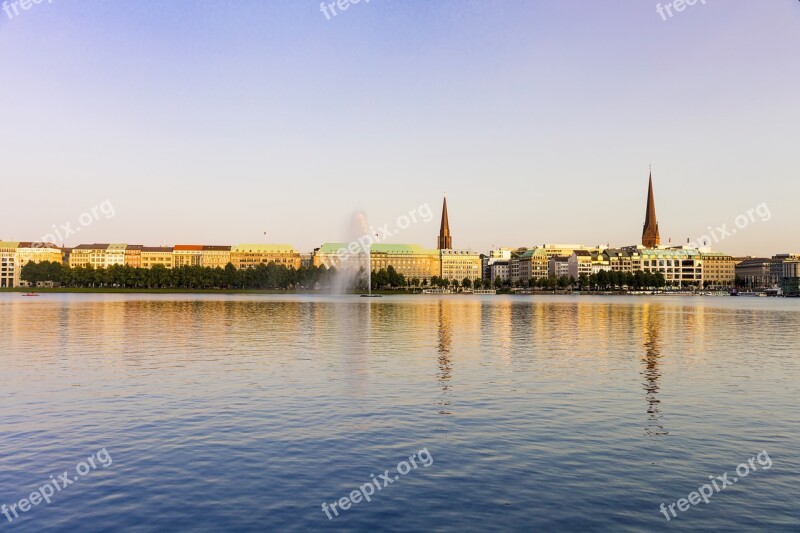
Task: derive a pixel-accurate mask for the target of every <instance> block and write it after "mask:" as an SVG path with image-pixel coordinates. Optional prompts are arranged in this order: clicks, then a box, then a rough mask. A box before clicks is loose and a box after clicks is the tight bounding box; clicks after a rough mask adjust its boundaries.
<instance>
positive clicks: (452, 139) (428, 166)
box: [0, 0, 800, 255]
mask: <svg viewBox="0 0 800 533" xmlns="http://www.w3.org/2000/svg"><path fill="white" fill-rule="evenodd" d="M655 7H656V2H653V1H650V0H617V1H614V2H595V1H588V0H581V1H578V0H559V1H533V0H503V1H499V0H497V1H495V0H483V1H472V0H426V1H411V0H408V1H399V0H372V1H371V2H370V3H368V4H367V3H364V2H363V1H362V3H360V4H358V5H353V6H351V7H350V8H349V9H348V10H347V11H346V12H343V13H341V14H339V15H338V16H336V17H335V18H332V19H331V20H327V19H326V17H325V16H324V15H323V14H322V13H321V12H320V9H319V2H318V1H314V0H308V1H306V0H268V1H264V0H259V1H238V2H235V3H234V2H222V1H194V2H190V1H186V0H171V1H169V2H165V1H151V0H137V1H124V2H116V1H115V2H103V1H99V0H80V1H69V0H53V2H52V3H51V4H48V3H47V2H46V1H45V3H42V4H39V5H34V6H33V7H32V8H31V9H30V10H28V11H24V12H21V13H20V14H19V15H18V16H16V17H13V18H9V17H8V16H7V15H6V14H5V13H4V12H0V199H2V211H3V216H2V217H0V239H12V238H13V239H17V240H32V239H37V238H39V237H40V236H42V235H43V234H45V233H47V232H49V231H51V228H52V226H53V225H54V224H55V225H60V224H63V223H66V222H68V221H72V224H73V227H74V226H75V225H76V222H75V221H77V219H78V217H79V215H80V214H81V213H82V212H83V211H85V210H87V209H89V208H91V207H92V206H95V205H97V204H99V203H100V202H102V201H104V200H106V199H107V200H109V201H110V202H111V203H112V204H113V206H114V208H115V211H116V215H115V216H114V217H113V218H111V219H108V220H105V219H102V220H98V221H96V222H94V223H93V224H91V225H90V226H88V227H85V228H83V229H82V230H81V233H80V234H78V235H73V236H71V237H70V238H69V239H67V241H66V244H68V245H75V244H79V243H81V242H128V243H139V244H150V245H156V244H159V243H160V242H161V241H162V239H166V241H167V242H168V243H170V244H175V243H206V244H236V243H241V242H264V236H263V233H264V232H267V239H268V240H269V241H270V242H280V243H291V244H294V245H295V246H296V247H297V248H299V249H301V250H303V251H310V250H311V249H312V248H314V247H315V246H319V245H320V244H321V243H323V242H329V241H338V240H341V239H343V238H344V237H345V232H346V228H347V227H348V226H349V225H350V223H351V222H352V216H353V213H354V212H356V211H358V210H364V211H366V213H367V214H368V216H369V221H370V223H372V224H374V225H376V226H377V225H382V224H384V223H391V224H393V223H394V221H395V219H396V218H397V217H398V216H399V215H402V214H404V213H407V212H408V211H410V210H412V209H414V208H416V207H417V206H419V205H420V204H423V203H426V202H427V203H429V204H430V206H431V207H432V208H434V209H435V211H436V216H435V219H434V221H433V222H430V223H427V224H416V225H413V226H412V227H410V228H408V229H407V230H405V231H403V232H402V233H401V234H399V235H397V236H396V238H394V239H393V240H394V241H395V242H412V243H413V242H418V243H420V244H423V245H425V246H434V245H435V242H436V240H435V238H436V234H437V233H438V217H439V207H440V204H441V196H442V192H443V191H447V197H448V205H449V208H450V223H451V229H452V232H453V239H454V245H455V246H456V247H467V246H470V247H472V248H473V249H476V250H479V251H486V250H488V249H489V247H490V246H492V245H496V246H523V245H532V244H537V243H539V244H540V243H544V242H568V243H572V242H579V243H586V244H599V243H611V244H612V245H626V244H636V243H638V242H639V239H640V235H641V228H642V222H643V220H644V212H645V197H646V192H647V174H648V165H649V164H651V163H652V165H653V177H654V181H655V192H656V201H657V206H658V216H659V222H660V227H661V235H662V239H663V240H664V241H665V242H666V241H667V240H668V239H669V238H670V237H671V238H672V240H673V243H676V244H677V243H678V242H679V241H685V239H686V238H687V237H690V238H692V239H694V238H696V237H697V236H699V235H701V234H703V233H707V232H708V231H707V230H708V226H714V227H716V226H720V225H722V224H726V223H727V225H728V228H730V227H732V226H733V224H734V220H735V219H736V217H737V216H738V215H740V214H743V213H746V212H747V210H748V209H750V208H754V207H755V206H756V205H758V204H761V203H763V202H766V204H767V205H768V207H769V210H770V212H771V214H772V218H771V219H770V220H769V221H767V222H761V221H760V220H759V221H758V222H754V223H751V224H750V225H749V227H747V228H746V229H743V230H740V231H739V232H738V233H737V234H736V235H733V236H731V237H729V238H727V239H726V240H725V241H723V242H722V243H720V244H718V245H716V246H715V248H717V249H720V250H722V251H726V252H729V253H732V254H736V255H743V254H752V255H772V254H774V253H779V252H787V251H800V242H799V240H798V233H797V229H798V227H800V209H798V202H797V199H798V197H800V180H798V169H800V161H799V159H800V2H797V1H794V0H770V1H758V2H755V1H752V0H724V1H723V0H707V2H706V5H702V4H700V3H698V4H696V5H694V6H692V7H687V8H686V9H685V10H684V11H683V12H681V13H676V14H675V16H674V17H673V18H671V19H669V20H667V21H664V20H662V19H661V17H660V16H659V15H658V14H657V13H656V10H655ZM59 244H60V243H59Z"/></svg>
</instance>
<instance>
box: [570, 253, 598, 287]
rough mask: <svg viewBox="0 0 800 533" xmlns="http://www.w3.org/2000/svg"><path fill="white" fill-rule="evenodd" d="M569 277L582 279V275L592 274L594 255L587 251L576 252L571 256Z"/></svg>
mask: <svg viewBox="0 0 800 533" xmlns="http://www.w3.org/2000/svg"><path fill="white" fill-rule="evenodd" d="M568 265H569V277H570V278H575V279H576V280H577V279H580V277H581V274H586V275H587V276H589V275H591V274H592V254H591V252H589V251H587V250H574V251H573V252H572V254H570V256H569V260H568Z"/></svg>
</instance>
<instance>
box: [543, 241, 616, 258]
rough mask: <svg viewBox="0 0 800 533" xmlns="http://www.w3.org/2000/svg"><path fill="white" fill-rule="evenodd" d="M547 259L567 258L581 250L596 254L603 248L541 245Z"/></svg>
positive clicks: (575, 245) (603, 247)
mask: <svg viewBox="0 0 800 533" xmlns="http://www.w3.org/2000/svg"><path fill="white" fill-rule="evenodd" d="M540 248H542V250H544V253H545V255H546V256H547V259H548V260H549V259H550V258H551V257H569V256H571V255H572V252H574V251H576V250H582V251H585V252H590V253H591V252H597V251H602V250H603V249H605V246H584V245H583V244H543V245H541V247H540Z"/></svg>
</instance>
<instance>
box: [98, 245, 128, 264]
mask: <svg viewBox="0 0 800 533" xmlns="http://www.w3.org/2000/svg"><path fill="white" fill-rule="evenodd" d="M127 247H128V245H127V244H109V245H108V248H106V255H105V264H104V265H103V267H104V268H108V267H110V266H114V265H118V266H124V265H125V249H126V248H127Z"/></svg>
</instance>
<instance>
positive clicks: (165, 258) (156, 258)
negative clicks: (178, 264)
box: [141, 246, 175, 268]
mask: <svg viewBox="0 0 800 533" xmlns="http://www.w3.org/2000/svg"><path fill="white" fill-rule="evenodd" d="M174 257H175V256H174V254H173V249H172V247H168V246H143V247H142V253H141V261H142V268H153V267H154V266H156V265H161V266H163V267H164V268H172V267H173V266H174V264H175V263H174Z"/></svg>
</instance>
